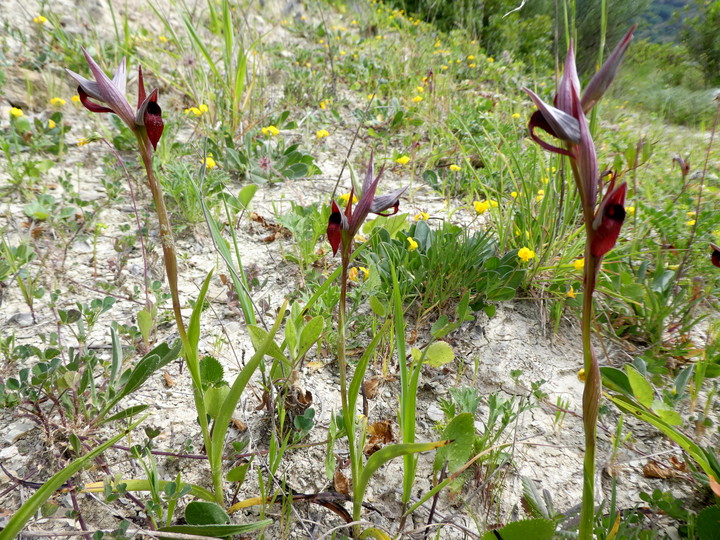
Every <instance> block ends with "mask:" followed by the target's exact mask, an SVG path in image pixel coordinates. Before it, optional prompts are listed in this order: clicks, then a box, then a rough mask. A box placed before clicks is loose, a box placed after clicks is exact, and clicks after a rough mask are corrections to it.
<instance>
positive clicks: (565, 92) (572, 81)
mask: <svg viewBox="0 0 720 540" xmlns="http://www.w3.org/2000/svg"><path fill="white" fill-rule="evenodd" d="M573 89H574V90H575V93H576V94H578V95H579V94H580V79H578V74H577V68H576V67H575V51H574V49H573V43H572V41H570V48H569V49H568V53H567V56H566V57H565V71H564V72H563V76H562V79H560V83H559V84H558V90H557V94H556V95H555V106H556V107H557V108H558V109H560V110H561V111H563V112H566V113H568V114H569V115H571V116H575V115H574V113H573V97H572V96H573Z"/></svg>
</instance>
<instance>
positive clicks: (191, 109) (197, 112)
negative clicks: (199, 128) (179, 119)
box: [185, 107, 202, 116]
mask: <svg viewBox="0 0 720 540" xmlns="http://www.w3.org/2000/svg"><path fill="white" fill-rule="evenodd" d="M185 114H186V115H188V116H189V115H191V114H192V115H193V116H200V115H201V114H202V111H200V109H199V108H197V107H188V108H187V109H185Z"/></svg>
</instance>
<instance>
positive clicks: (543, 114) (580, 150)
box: [524, 26, 635, 215]
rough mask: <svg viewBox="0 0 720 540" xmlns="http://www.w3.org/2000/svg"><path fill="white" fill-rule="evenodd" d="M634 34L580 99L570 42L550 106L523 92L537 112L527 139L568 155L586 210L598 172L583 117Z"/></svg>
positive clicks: (594, 192)
mask: <svg viewBox="0 0 720 540" xmlns="http://www.w3.org/2000/svg"><path fill="white" fill-rule="evenodd" d="M634 31H635V26H633V27H632V28H631V29H630V31H629V32H628V33H627V34H626V35H625V37H624V38H623V39H622V41H620V43H619V44H618V46H617V47H616V48H615V50H614V51H613V53H612V54H611V55H610V56H609V57H608V59H607V61H606V62H605V63H604V64H603V66H602V67H601V68H600V69H599V70H598V71H597V73H595V75H594V76H593V78H592V79H591V80H590V82H589V83H588V86H587V88H586V89H585V92H584V93H583V94H582V97H581V94H580V79H579V78H578V74H577V68H576V66H575V53H574V49H573V44H572V42H571V43H570V47H569V49H568V54H567V57H566V58H565V70H564V72H563V76H562V79H561V80H560V83H559V85H558V89H557V93H556V94H555V99H554V100H553V105H549V104H547V103H545V102H544V101H543V100H542V99H541V98H540V97H539V96H538V95H537V94H535V93H534V92H533V91H532V90H530V89H528V88H525V89H524V90H525V92H527V94H528V95H529V96H530V98H531V99H532V100H533V102H534V103H535V105H536V106H537V109H538V110H537V111H536V112H535V113H533V115H532V116H531V117H530V123H529V129H530V136H531V137H532V138H533V140H534V141H535V142H537V143H538V144H539V145H540V146H542V147H543V148H544V149H545V150H549V151H550V152H555V153H557V154H563V155H566V156H569V157H570V158H571V159H572V160H573V167H574V168H575V169H576V170H577V174H576V178H575V181H576V183H577V185H578V189H579V190H580V196H581V198H582V202H583V207H584V208H585V209H586V210H589V209H592V208H594V207H595V204H596V202H597V189H598V171H597V155H596V153H595V144H594V143H593V140H592V137H591V135H590V130H589V127H588V124H587V120H586V118H585V115H586V114H588V113H589V112H590V111H591V110H592V108H593V107H594V106H595V105H596V104H597V102H598V101H600V98H602V96H603V94H605V92H606V91H607V89H608V88H609V87H610V84H611V83H612V81H613V79H614V78H615V75H616V74H617V71H618V68H619V67H620V64H621V62H622V59H623V57H624V55H625V53H626V52H627V49H628V47H629V46H630V42H631V41H632V37H633V32H634ZM537 128H540V129H542V130H543V131H546V132H547V133H548V134H550V135H551V136H553V137H555V138H556V139H558V140H559V141H560V143H561V146H555V145H553V144H550V143H548V142H546V141H544V140H542V139H541V138H540V137H538V136H537V135H536V133H535V130H536V129H537ZM586 215H589V212H586Z"/></svg>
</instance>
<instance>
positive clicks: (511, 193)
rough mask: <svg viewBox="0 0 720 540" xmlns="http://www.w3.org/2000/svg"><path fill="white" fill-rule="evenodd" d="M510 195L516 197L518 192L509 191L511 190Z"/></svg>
mask: <svg viewBox="0 0 720 540" xmlns="http://www.w3.org/2000/svg"><path fill="white" fill-rule="evenodd" d="M510 196H511V197H512V198H513V199H517V196H518V192H517V191H511V192H510Z"/></svg>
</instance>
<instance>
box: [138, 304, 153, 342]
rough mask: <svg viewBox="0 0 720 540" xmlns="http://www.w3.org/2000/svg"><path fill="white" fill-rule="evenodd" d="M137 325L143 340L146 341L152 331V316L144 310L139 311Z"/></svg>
mask: <svg viewBox="0 0 720 540" xmlns="http://www.w3.org/2000/svg"><path fill="white" fill-rule="evenodd" d="M137 323H138V328H139V329H140V334H142V337H143V339H144V340H145V341H147V340H148V339H149V337H150V331H151V330H152V315H151V314H150V312H149V311H148V310H146V309H141V310H140V311H139V312H138V314H137Z"/></svg>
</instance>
